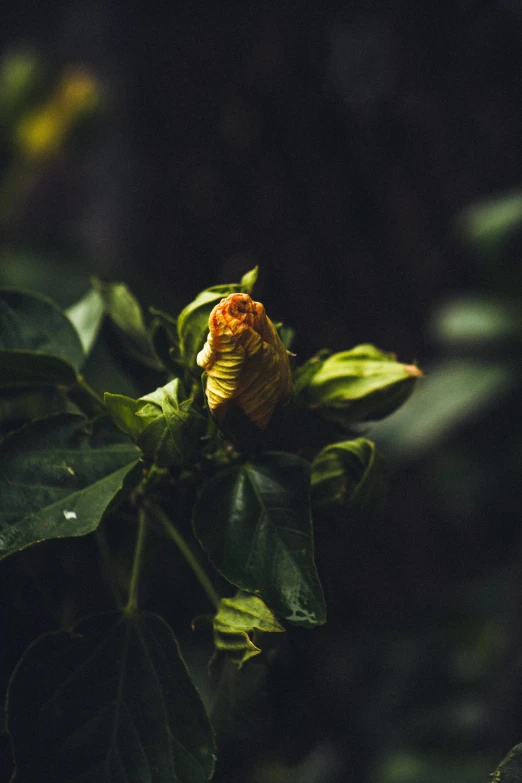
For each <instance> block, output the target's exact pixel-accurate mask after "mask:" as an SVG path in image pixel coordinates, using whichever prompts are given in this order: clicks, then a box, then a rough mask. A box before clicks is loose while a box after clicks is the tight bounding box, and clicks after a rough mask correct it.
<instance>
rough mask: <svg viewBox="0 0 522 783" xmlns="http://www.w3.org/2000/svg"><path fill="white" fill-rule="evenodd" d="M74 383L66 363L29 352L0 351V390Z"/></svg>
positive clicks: (73, 375) (72, 374) (71, 371)
mask: <svg viewBox="0 0 522 783" xmlns="http://www.w3.org/2000/svg"><path fill="white" fill-rule="evenodd" d="M74 383H76V373H75V371H74V369H73V368H72V367H71V365H70V364H69V363H68V362H65V361H63V359H57V358H56V357H54V356H43V355H40V354H37V353H33V352H31V351H0V389H16V388H26V387H28V386H33V387H36V386H65V387H70V386H72V385H73V384H74Z"/></svg>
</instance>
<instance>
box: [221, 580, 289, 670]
mask: <svg viewBox="0 0 522 783" xmlns="http://www.w3.org/2000/svg"><path fill="white" fill-rule="evenodd" d="M213 628H214V645H215V647H216V650H219V651H220V652H226V653H228V654H229V655H230V657H231V658H232V660H233V661H234V663H235V664H236V665H237V666H238V668H241V667H242V666H243V664H245V663H246V662H247V661H248V660H249V658H253V657H254V656H255V655H259V653H260V652H261V649H260V648H259V647H257V646H256V645H255V644H254V641H253V640H252V639H251V636H252V635H253V633H254V631H255V630H256V629H257V630H259V631H264V632H266V633H281V632H283V631H284V630H285V629H284V628H283V627H282V626H281V625H280V624H279V623H278V622H277V620H276V618H275V617H274V615H273V614H272V612H271V611H270V609H269V608H268V607H267V606H266V604H264V603H263V601H262V600H261V599H260V598H259V596H257V595H252V594H251V593H244V592H242V591H240V592H239V593H238V594H237V595H235V596H234V597H233V598H222V599H221V601H220V604H219V609H218V612H217V614H216V615H215V617H214V620H213Z"/></svg>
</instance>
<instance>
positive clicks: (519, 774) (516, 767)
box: [491, 743, 522, 783]
mask: <svg viewBox="0 0 522 783" xmlns="http://www.w3.org/2000/svg"><path fill="white" fill-rule="evenodd" d="M491 779H492V781H493V783H522V743H520V744H519V745H515V747H514V748H511V750H510V751H509V753H508V754H507V756H506V758H505V759H504V761H501V762H500V764H499V765H498V767H497V769H496V770H495V772H493V773H492V775H491Z"/></svg>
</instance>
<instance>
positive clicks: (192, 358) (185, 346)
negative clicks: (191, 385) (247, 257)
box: [178, 267, 257, 371]
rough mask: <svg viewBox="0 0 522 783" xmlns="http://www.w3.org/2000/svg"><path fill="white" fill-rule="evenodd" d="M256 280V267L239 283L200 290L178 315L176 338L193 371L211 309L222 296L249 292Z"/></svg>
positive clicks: (187, 365)
mask: <svg viewBox="0 0 522 783" xmlns="http://www.w3.org/2000/svg"><path fill="white" fill-rule="evenodd" d="M256 280H257V267H254V269H251V270H250V272H247V273H246V274H244V275H243V277H242V278H241V282H240V283H230V284H228V285H216V286H213V287H212V288H206V289H205V290H204V291H201V292H200V293H199V294H198V295H197V296H196V298H195V299H194V301H193V302H190V304H188V305H187V306H186V307H185V308H184V309H183V310H182V311H181V313H180V314H179V316H178V340H179V345H180V350H181V356H182V359H183V361H184V363H185V366H186V367H187V368H188V369H189V370H191V371H194V370H195V369H196V356H197V355H198V353H199V351H200V350H201V349H202V348H203V344H204V342H205V340H206V337H207V333H208V317H209V315H210V312H211V310H212V309H213V308H214V306H215V305H217V304H218V302H220V301H221V300H222V299H223V298H224V297H226V296H229V294H236V293H240V292H245V293H247V294H248V293H250V292H251V290H252V288H253V286H254V283H255V281H256Z"/></svg>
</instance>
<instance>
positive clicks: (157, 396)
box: [136, 378, 206, 467]
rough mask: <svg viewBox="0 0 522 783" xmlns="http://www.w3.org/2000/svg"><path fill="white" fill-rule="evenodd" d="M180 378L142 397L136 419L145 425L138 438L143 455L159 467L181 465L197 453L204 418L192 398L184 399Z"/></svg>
mask: <svg viewBox="0 0 522 783" xmlns="http://www.w3.org/2000/svg"><path fill="white" fill-rule="evenodd" d="M183 397H184V393H183V390H182V388H181V382H180V380H179V378H175V379H174V380H172V381H170V382H169V383H167V384H166V386H161V387H160V388H159V389H156V391H154V392H151V394H147V395H145V397H141V398H140V400H139V402H140V407H139V408H138V410H137V411H136V416H137V417H140V418H141V419H142V421H143V422H144V424H145V427H144V429H143V430H142V432H141V433H140V436H139V438H138V441H137V442H138V446H139V447H140V448H141V449H142V450H143V453H144V454H145V455H146V456H148V457H150V458H151V459H153V460H154V462H155V463H156V465H158V467H169V466H170V465H182V464H186V463H187V462H190V461H191V460H192V459H193V458H194V457H195V456H196V455H197V453H198V451H199V449H200V446H201V438H202V436H203V435H204V434H205V429H206V419H205V418H204V417H203V416H202V415H201V413H199V411H197V410H196V408H195V407H194V405H193V401H192V399H188V400H185V399H183Z"/></svg>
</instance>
